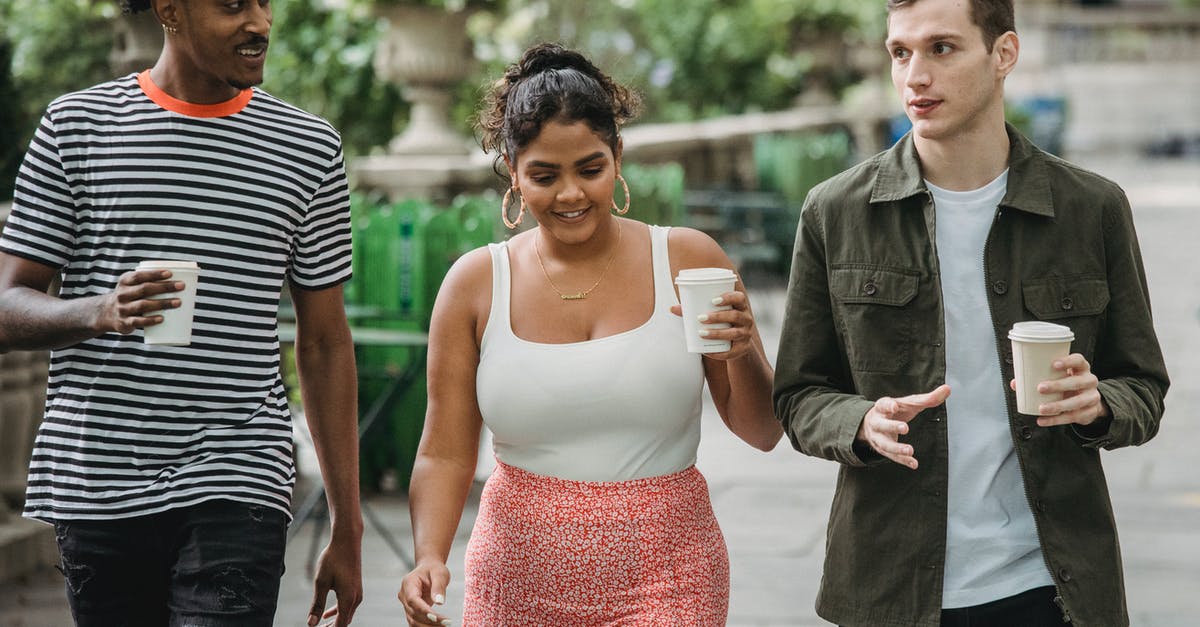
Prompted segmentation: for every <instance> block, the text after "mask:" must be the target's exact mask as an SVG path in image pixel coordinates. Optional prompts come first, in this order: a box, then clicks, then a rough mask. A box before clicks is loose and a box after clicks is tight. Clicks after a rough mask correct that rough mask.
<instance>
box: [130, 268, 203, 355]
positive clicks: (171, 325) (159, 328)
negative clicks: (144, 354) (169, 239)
mask: <svg viewBox="0 0 1200 627" xmlns="http://www.w3.org/2000/svg"><path fill="white" fill-rule="evenodd" d="M137 269H138V270H170V271H171V278H170V279H167V280H168V281H182V282H183V291H182V292H167V293H166V294H158V295H156V296H151V298H153V299H155V300H164V299H170V298H178V299H179V306H178V307H176V308H174V309H161V310H159V311H157V312H155V313H153V314H150V315H159V316H162V318H163V321H162V322H160V323H158V324H155V325H152V326H148V327H146V328H145V329H142V331H143V333H144V335H145V338H146V343H147V344H158V345H161V346H187V345H188V344H191V343H192V315H193V314H194V313H195V311H196V283H197V282H198V280H199V278H200V266H199V265H197V264H196V262H194V261H170V260H152V261H143V262H141V263H139V264H138V266H137Z"/></svg>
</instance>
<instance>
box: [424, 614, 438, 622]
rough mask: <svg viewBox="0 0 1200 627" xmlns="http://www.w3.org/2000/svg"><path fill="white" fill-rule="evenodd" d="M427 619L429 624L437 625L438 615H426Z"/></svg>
mask: <svg viewBox="0 0 1200 627" xmlns="http://www.w3.org/2000/svg"><path fill="white" fill-rule="evenodd" d="M425 618H428V619H429V622H431V623H436V622H437V615H436V614H426V615H425Z"/></svg>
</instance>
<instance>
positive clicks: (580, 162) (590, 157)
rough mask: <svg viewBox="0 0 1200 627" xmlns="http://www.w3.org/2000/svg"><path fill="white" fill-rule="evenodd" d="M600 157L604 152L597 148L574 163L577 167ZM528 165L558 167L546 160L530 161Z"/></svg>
mask: <svg viewBox="0 0 1200 627" xmlns="http://www.w3.org/2000/svg"><path fill="white" fill-rule="evenodd" d="M602 157H604V153H603V152H602V151H599V150H597V151H596V152H593V153H592V154H590V155H588V156H586V157H584V158H582V159H576V160H575V164H574V165H575V166H576V167H578V166H581V165H583V164H585V163H587V162H589V161H595V160H596V159H600V158H602ZM529 167H531V168H551V169H554V170H557V169H559V167H560V166H559V165H558V164H557V163H549V162H547V161H530V162H529Z"/></svg>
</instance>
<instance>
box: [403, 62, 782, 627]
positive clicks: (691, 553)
mask: <svg viewBox="0 0 1200 627" xmlns="http://www.w3.org/2000/svg"><path fill="white" fill-rule="evenodd" d="M636 106H637V98H636V96H635V95H634V94H632V93H631V92H630V91H628V90H627V89H625V88H624V87H621V86H619V85H617V84H615V83H613V81H612V80H611V79H610V78H609V77H608V76H606V75H605V74H603V73H602V72H601V71H600V70H598V69H597V68H596V67H595V66H594V65H592V64H591V63H590V62H589V61H588V60H587V59H585V58H584V57H582V56H581V55H579V54H578V53H575V52H573V51H570V50H565V49H563V48H561V47H559V46H556V45H547V44H542V45H539V46H535V47H534V48H531V49H530V50H528V51H526V53H525V55H524V56H523V57H522V59H521V61H520V62H519V63H517V64H516V65H513V66H511V67H510V68H509V69H508V71H507V72H506V73H505V76H504V78H503V80H501V81H500V82H498V83H496V85H495V86H494V87H493V89H492V92H491V94H489V99H488V103H487V106H486V108H485V110H484V111H483V112H482V113H481V116H480V127H481V128H482V129H483V131H484V135H485V137H484V148H485V149H496V150H497V152H499V153H500V155H501V157H502V158H503V159H504V163H505V165H506V166H507V169H508V172H509V173H510V175H511V176H512V180H511V188H510V190H509V192H508V193H507V194H506V195H505V199H504V202H503V203H502V205H501V209H502V210H503V211H504V221H505V223H510V221H511V222H512V223H519V222H521V220H522V219H526V218H525V214H531V216H532V218H533V219H534V220H536V221H537V224H538V226H537V227H536V228H534V229H530V230H527V231H525V232H522V233H519V234H517V235H515V236H513V237H512V238H511V239H510V240H509V241H507V242H505V243H503V244H493V245H491V246H489V247H488V248H485V249H479V250H476V251H473V252H471V253H469V254H467V255H465V256H463V258H462V259H460V260H459V261H458V262H457V263H456V264H455V265H454V267H453V268H452V269H451V270H450V272H449V273H448V274H447V276H446V279H445V281H444V283H443V284H442V288H441V291H440V292H439V294H438V298H437V302H436V304H435V306H434V312H433V322H432V325H431V328H430V345H429V374H428V381H429V409H428V412H427V414H426V420H425V432H424V434H423V436H422V438H421V444H420V448H419V450H418V452H417V460H416V464H415V466H414V468H413V476H412V482H411V485H410V489H409V497H410V506H411V508H412V514H413V534H414V542H415V546H416V562H417V565H416V568H415V569H414V570H413V571H412V572H411V573H409V574H408V576H406V577H405V578H404V582H403V584H402V587H401V590H400V599H401V602H402V603H403V604H404V609H405V613H406V614H407V616H408V620H409V622H410V623H412V624H424V625H437V624H448V622H449V621H448V620H447V619H446V617H445V615H444V614H441V613H439V612H438V607H437V605H440V603H441V602H443V601H444V594H445V589H446V584H447V582H448V580H449V577H450V573H449V571H448V570H447V568H446V564H445V562H446V559H447V556H448V554H449V552H450V546H451V542H452V540H453V537H454V533H455V529H456V528H457V526H458V521H459V518H460V517H461V515H462V509H463V505H464V503H465V501H466V498H467V493H468V491H469V489H470V485H471V481H472V479H473V476H474V470H475V463H476V452H477V450H478V448H477V447H478V442H479V433H480V427H481V425H482V424H483V423H486V424H487V426H488V427H489V428H490V429H491V430H492V432H493V434H494V442H495V453H496V458H497V467H496V470H495V471H494V473H493V474H492V476H491V477H490V478H489V479H488V482H487V484H486V485H485V487H484V491H483V495H482V497H481V502H480V511H479V516H478V518H477V520H476V524H475V529H474V531H473V532H472V536H471V540H470V543H469V544H468V549H467V563H466V598H465V599H464V613H463V621H464V623H465V624H466V625H489V626H490V625H510V624H512V625H516V624H519V625H527V624H535V625H546V624H554V625H573V626H575V625H617V624H621V625H625V624H630V625H632V624H639V625H640V624H686V625H714V626H717V625H724V622H725V617H726V612H727V608H728V594H729V563H728V558H727V556H726V553H725V544H724V540H723V538H722V537H721V532H720V529H719V527H718V526H717V523H716V520H715V518H714V517H713V514H712V507H711V504H710V503H709V498H708V488H707V484H705V482H704V478H703V477H702V476H701V475H700V473H699V472H698V471H697V470H696V468H695V466H694V463H695V460H696V447H697V444H698V442H699V436H700V422H699V420H700V407H701V398H700V395H701V393H702V392H701V391H702V389H703V386H704V383H705V382H707V384H708V387H709V390H710V392H711V394H712V397H713V400H714V403H715V405H716V407H717V409H718V411H719V413H720V414H721V417H722V418H723V419H724V421H725V423H726V424H727V425H728V426H729V428H730V429H731V430H732V431H733V432H734V433H735V434H737V435H738V436H739V437H741V438H742V439H743V440H745V441H746V442H748V443H750V444H751V445H753V446H755V447H757V448H760V449H763V450H771V449H772V448H773V447H774V446H775V444H776V443H777V442H778V441H779V439H780V437H781V436H782V430H781V428H780V425H779V423H778V422H777V421H776V420H775V418H774V415H773V411H772V406H771V379H772V374H773V373H772V370H771V367H770V364H769V363H768V361H767V358H766V354H765V352H764V350H763V347H762V341H761V339H760V338H759V336H758V331H757V328H756V327H755V325H754V318H753V315H752V313H751V311H750V304H749V301H748V299H747V297H746V294H745V292H744V287H743V286H742V285H741V282H740V281H739V282H738V283H737V285H736V287H735V291H733V292H730V293H727V294H725V295H724V296H723V297H722V302H721V303H719V304H724V305H729V306H731V309H729V310H726V311H720V312H712V313H710V314H708V320H707V321H708V322H724V323H729V324H730V327H729V328H727V329H720V330H715V331H710V337H713V338H719V339H727V340H730V341H731V349H730V350H729V351H728V352H724V353H716V354H706V355H705V356H703V357H701V356H700V355H698V354H695V353H688V352H687V351H686V347H685V339H684V336H683V324H682V321H681V319H680V318H679V316H678V312H679V309H678V300H677V297H676V293H675V290H674V287H673V285H672V279H671V278H672V277H673V276H675V274H677V273H678V271H679V270H681V269H684V268H694V267H725V268H732V264H731V263H730V261H729V259H728V257H727V256H726V255H725V253H724V252H722V251H721V249H720V247H719V246H718V245H717V244H716V242H714V241H713V240H712V239H711V238H709V237H708V236H707V235H704V234H703V233H700V232H699V231H695V230H691V229H678V228H677V229H666V228H661V227H647V226H646V225H644V224H641V223H639V222H635V221H632V220H628V219H625V218H621V217H619V216H615V215H613V213H612V210H615V211H616V212H617V213H624V211H625V210H628V198H629V196H628V192H627V191H626V192H625V193H624V196H625V198H624V203H623V206H622V207H618V206H617V204H616V200H615V199H614V193H613V189H614V185H615V184H616V183H618V182H619V183H620V184H621V185H622V186H624V184H625V182H624V179H622V178H621V177H620V165H621V140H620V137H619V134H618V126H619V125H620V124H621V123H623V122H624V121H625V120H627V119H628V118H629V117H631V116H632V115H633V113H634V109H635V108H636ZM514 212H515V213H516V217H515V218H513V217H512V214H513V213H514ZM510 225H511V224H510Z"/></svg>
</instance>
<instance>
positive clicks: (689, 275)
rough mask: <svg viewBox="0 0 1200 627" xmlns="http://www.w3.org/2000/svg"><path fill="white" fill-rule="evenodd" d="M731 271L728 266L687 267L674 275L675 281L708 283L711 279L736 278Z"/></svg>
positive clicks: (725, 279)
mask: <svg viewBox="0 0 1200 627" xmlns="http://www.w3.org/2000/svg"><path fill="white" fill-rule="evenodd" d="M736 278H737V277H736V276H735V275H734V274H733V271H732V270H730V269H728V268H687V269H686V270H680V271H679V275H678V276H676V277H675V282H676V283H709V282H712V281H728V280H729V279H736Z"/></svg>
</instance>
